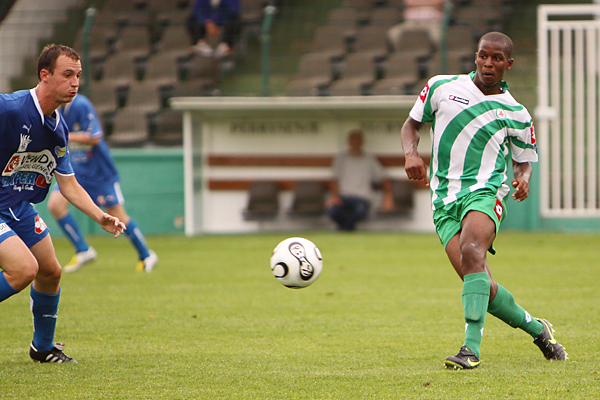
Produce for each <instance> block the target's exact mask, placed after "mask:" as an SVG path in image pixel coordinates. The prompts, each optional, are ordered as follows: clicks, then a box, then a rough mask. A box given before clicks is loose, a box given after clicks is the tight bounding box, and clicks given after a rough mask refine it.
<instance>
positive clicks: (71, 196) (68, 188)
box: [54, 174, 125, 237]
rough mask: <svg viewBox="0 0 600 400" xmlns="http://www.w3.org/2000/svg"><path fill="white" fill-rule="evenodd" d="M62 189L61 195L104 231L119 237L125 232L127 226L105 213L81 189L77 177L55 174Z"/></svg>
mask: <svg viewBox="0 0 600 400" xmlns="http://www.w3.org/2000/svg"><path fill="white" fill-rule="evenodd" d="M54 176H55V177H56V182H57V183H58V187H59V188H60V193H61V194H62V195H63V196H65V198H66V199H67V200H68V201H69V203H71V204H73V205H74V206H75V207H77V208H78V209H79V210H81V211H82V212H83V213H84V214H86V215H87V216H88V217H90V218H91V219H93V220H94V221H96V222H97V223H98V224H100V226H101V227H102V229H104V230H105V231H107V232H110V233H112V234H114V235H115V237H119V235H120V234H121V233H124V232H125V224H124V223H123V222H121V221H120V220H119V218H117V217H113V216H112V215H110V214H107V213H105V212H104V211H102V210H101V209H100V207H98V206H97V205H96V204H95V203H94V201H93V200H92V199H91V197H90V195H89V194H88V193H87V192H86V191H85V189H83V188H82V187H81V185H80V184H79V183H78V182H77V179H75V176H64V175H59V174H54Z"/></svg>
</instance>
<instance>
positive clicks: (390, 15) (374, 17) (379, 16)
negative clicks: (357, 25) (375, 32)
mask: <svg viewBox="0 0 600 400" xmlns="http://www.w3.org/2000/svg"><path fill="white" fill-rule="evenodd" d="M401 20H402V14H401V13H400V10H399V9H398V8H397V7H375V8H373V9H372V10H371V13H370V14H369V24H370V25H377V26H382V27H385V28H386V29H390V28H391V27H392V26H394V25H396V24H397V23H399V22H400V21H401Z"/></svg>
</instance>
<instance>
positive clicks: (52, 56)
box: [37, 44, 80, 81]
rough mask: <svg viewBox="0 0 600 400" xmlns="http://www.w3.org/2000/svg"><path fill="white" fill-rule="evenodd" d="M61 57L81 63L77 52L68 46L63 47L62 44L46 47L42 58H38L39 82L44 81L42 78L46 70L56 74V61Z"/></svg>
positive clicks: (41, 55) (41, 54)
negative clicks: (43, 71) (42, 73)
mask: <svg viewBox="0 0 600 400" xmlns="http://www.w3.org/2000/svg"><path fill="white" fill-rule="evenodd" d="M60 56H65V57H67V58H70V59H71V60H73V61H75V62H77V61H80V58H79V54H77V52H76V51H75V50H73V49H72V48H70V47H68V46H63V45H60V44H49V45H46V47H44V49H43V50H42V52H41V53H40V57H39V58H38V69H37V72H38V81H40V80H41V79H42V78H41V76H40V74H41V72H42V70H44V69H45V70H47V71H48V72H50V73H51V74H53V73H54V69H55V68H56V61H57V60H58V58H59V57H60Z"/></svg>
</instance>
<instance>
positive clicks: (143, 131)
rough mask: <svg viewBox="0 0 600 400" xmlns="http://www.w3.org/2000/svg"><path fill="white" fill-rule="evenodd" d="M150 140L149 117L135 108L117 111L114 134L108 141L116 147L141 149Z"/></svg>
mask: <svg viewBox="0 0 600 400" xmlns="http://www.w3.org/2000/svg"><path fill="white" fill-rule="evenodd" d="M148 138H149V130H148V115H147V114H146V112H144V111H143V110H139V109H137V108H135V107H125V108H122V109H120V110H119V111H117V114H116V116H115V118H114V125H113V128H112V133H111V134H110V135H109V136H108V137H107V141H108V143H109V144H110V145H111V146H114V147H139V146H141V145H143V144H145V143H146V142H147V141H148Z"/></svg>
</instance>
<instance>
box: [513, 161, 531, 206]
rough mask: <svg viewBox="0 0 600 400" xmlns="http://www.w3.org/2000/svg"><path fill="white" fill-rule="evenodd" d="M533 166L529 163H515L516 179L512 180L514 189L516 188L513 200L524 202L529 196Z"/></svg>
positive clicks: (514, 172)
mask: <svg viewBox="0 0 600 400" xmlns="http://www.w3.org/2000/svg"><path fill="white" fill-rule="evenodd" d="M531 173H532V169H531V164H530V163H528V162H525V163H518V162H516V161H513V174H514V176H515V179H513V180H512V182H511V184H512V187H514V188H515V192H514V193H513V195H512V197H513V199H515V200H517V201H523V200H525V199H526V198H527V196H529V181H530V180H531Z"/></svg>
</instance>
